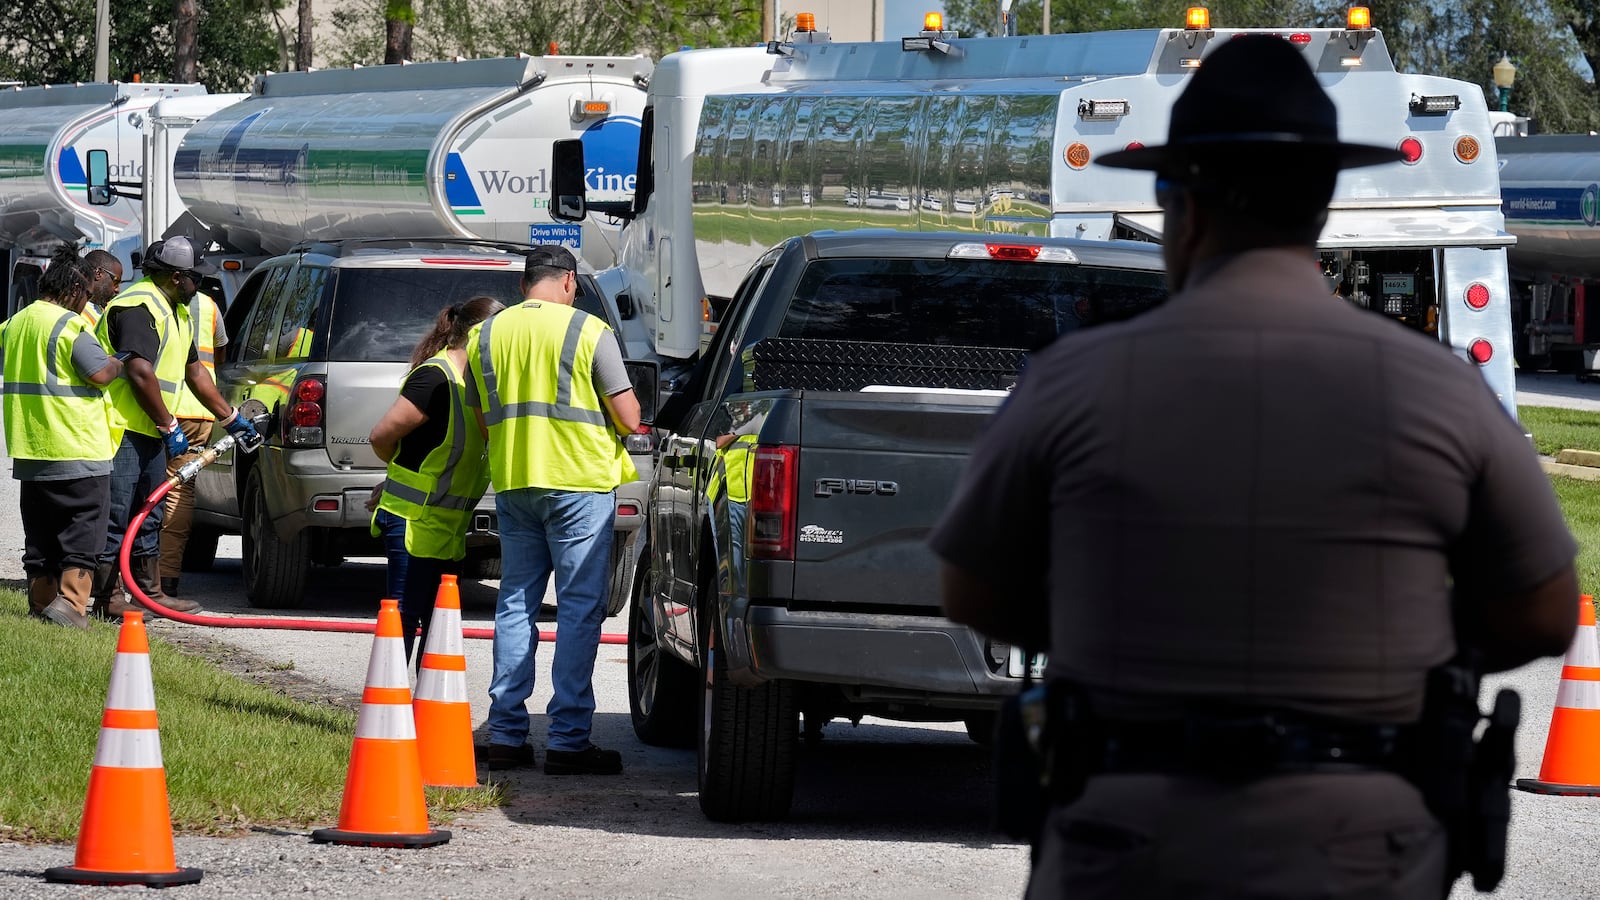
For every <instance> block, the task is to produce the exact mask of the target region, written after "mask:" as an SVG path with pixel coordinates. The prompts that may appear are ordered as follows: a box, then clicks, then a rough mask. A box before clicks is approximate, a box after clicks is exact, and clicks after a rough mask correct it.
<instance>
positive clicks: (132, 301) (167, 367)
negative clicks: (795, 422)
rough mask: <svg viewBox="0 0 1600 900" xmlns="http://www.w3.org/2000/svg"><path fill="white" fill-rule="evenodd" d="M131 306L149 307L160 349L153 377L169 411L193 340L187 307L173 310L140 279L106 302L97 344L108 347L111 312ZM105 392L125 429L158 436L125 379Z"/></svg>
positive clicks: (175, 400) (175, 405)
mask: <svg viewBox="0 0 1600 900" xmlns="http://www.w3.org/2000/svg"><path fill="white" fill-rule="evenodd" d="M134 306H142V307H144V308H145V309H147V310H149V312H150V318H151V319H152V320H154V321H155V324H156V334H157V335H158V336H159V338H160V341H161V344H160V347H161V350H160V353H159V354H158V358H157V359H156V360H155V369H156V380H157V381H158V382H160V384H161V399H162V400H163V401H165V402H166V404H167V411H168V412H172V411H173V410H175V409H177V408H178V391H179V389H180V388H181V387H182V386H183V373H184V369H185V368H186V367H187V365H188V362H189V345H190V343H191V342H193V340H194V329H193V327H192V324H191V323H190V321H189V307H187V306H179V307H177V308H176V309H174V308H173V307H172V305H171V304H169V303H168V302H167V298H166V297H165V296H163V295H162V293H161V289H160V288H158V287H156V286H155V283H154V282H152V281H151V280H150V279H148V278H141V279H139V280H138V281H135V282H134V283H133V284H131V285H128V287H127V289H126V290H124V291H123V292H122V293H120V294H118V295H116V296H115V297H112V298H111V302H110V303H107V304H106V308H105V313H104V314H103V315H102V316H101V317H100V322H99V323H98V324H97V325H95V334H96V335H97V336H98V337H99V338H100V343H102V344H104V345H106V346H107V347H110V346H111V335H110V326H111V314H112V312H114V311H115V310H118V309H126V308H129V307H134ZM107 393H108V394H109V395H110V396H111V405H112V406H113V407H114V408H115V409H116V411H117V415H118V416H119V417H121V419H122V424H123V425H124V426H125V427H126V428H127V429H128V430H130V431H137V432H138V433H140V434H143V435H148V436H150V437H160V436H161V432H160V431H158V430H157V429H156V423H155V422H152V421H150V416H149V414H148V413H146V412H145V411H144V407H142V406H140V405H139V401H138V399H137V398H136V397H135V396H134V393H133V385H132V384H131V383H129V381H128V379H127V378H118V379H117V380H116V381H113V382H111V386H110V387H109V388H108V389H107ZM161 424H162V425H165V424H167V423H165V422H162V423H161Z"/></svg>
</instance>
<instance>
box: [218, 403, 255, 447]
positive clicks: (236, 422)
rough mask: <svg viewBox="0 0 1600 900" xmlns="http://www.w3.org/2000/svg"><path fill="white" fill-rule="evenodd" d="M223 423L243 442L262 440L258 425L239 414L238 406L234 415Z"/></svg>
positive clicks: (222, 423)
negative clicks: (257, 430) (257, 429)
mask: <svg viewBox="0 0 1600 900" xmlns="http://www.w3.org/2000/svg"><path fill="white" fill-rule="evenodd" d="M221 425H222V427H223V428H224V429H226V430H227V432H228V433H229V434H231V435H233V437H234V439H235V440H237V441H239V442H241V443H244V444H247V445H248V444H252V443H255V442H256V441H259V440H261V435H260V434H259V433H257V432H256V426H255V425H253V424H251V422H250V420H249V419H246V418H245V417H244V416H241V415H239V410H238V409H237V408H235V409H234V411H233V415H231V416H229V417H227V418H226V419H223V420H222V422H221Z"/></svg>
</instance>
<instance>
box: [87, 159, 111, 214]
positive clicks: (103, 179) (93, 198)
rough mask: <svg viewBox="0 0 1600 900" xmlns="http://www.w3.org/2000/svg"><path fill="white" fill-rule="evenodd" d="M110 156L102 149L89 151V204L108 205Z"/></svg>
mask: <svg viewBox="0 0 1600 900" xmlns="http://www.w3.org/2000/svg"><path fill="white" fill-rule="evenodd" d="M112 197H113V194H112V193H111V158H110V154H109V153H107V152H106V151H104V150H90V151H89V205H90V206H110V205H111V200H112Z"/></svg>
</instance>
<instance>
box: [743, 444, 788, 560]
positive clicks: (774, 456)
mask: <svg viewBox="0 0 1600 900" xmlns="http://www.w3.org/2000/svg"><path fill="white" fill-rule="evenodd" d="M799 474H800V448H799V447H773V446H766V447H761V446H758V447H756V452H755V465H754V466H752V467H751V472H750V508H749V510H748V512H749V524H748V526H747V527H748V528H749V532H748V535H747V540H746V547H747V548H748V549H747V551H746V552H748V553H749V554H750V558H751V559H794V517H795V505H796V503H795V501H796V496H797V494H798V491H799V487H798V486H799Z"/></svg>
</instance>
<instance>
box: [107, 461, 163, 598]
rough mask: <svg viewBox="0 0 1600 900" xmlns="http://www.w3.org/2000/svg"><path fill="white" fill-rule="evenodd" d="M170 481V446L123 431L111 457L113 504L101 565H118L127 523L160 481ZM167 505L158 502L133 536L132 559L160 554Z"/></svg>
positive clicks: (108, 519)
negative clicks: (164, 507)
mask: <svg viewBox="0 0 1600 900" xmlns="http://www.w3.org/2000/svg"><path fill="white" fill-rule="evenodd" d="M166 480H167V448H166V447H165V446H163V445H162V443H161V439H160V438H153V437H150V436H149V435H145V434H140V433H138V432H136V431H128V432H124V433H123V435H122V443H121V444H120V445H118V447H117V454H116V455H115V456H113V457H111V506H110V513H109V515H108V517H107V521H106V547H105V550H104V551H103V552H102V553H101V554H100V564H101V565H107V564H109V565H113V566H114V565H116V564H117V553H118V552H120V551H121V550H122V536H123V535H124V534H126V533H127V531H128V522H129V521H130V520H132V519H133V514H134V512H136V511H137V510H138V509H139V507H141V506H143V505H144V502H145V501H146V500H148V499H150V494H151V492H152V491H154V490H155V489H156V488H157V487H159V486H160V484H161V482H163V481H166ZM165 505H166V504H163V503H157V504H156V505H155V508H154V509H152V510H150V515H148V516H146V517H145V520H144V524H142V525H140V526H139V533H138V534H137V535H135V536H134V539H133V554H132V555H133V558H134V559H142V558H144V557H147V556H159V555H160V553H161V519H162V518H163V517H164V515H165V512H164V511H163V510H162V507H163V506H165Z"/></svg>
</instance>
